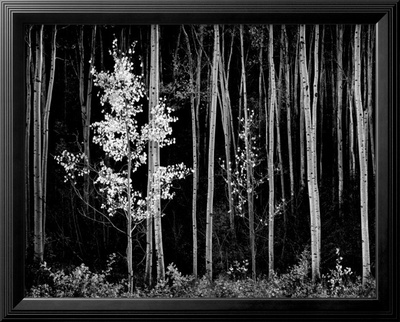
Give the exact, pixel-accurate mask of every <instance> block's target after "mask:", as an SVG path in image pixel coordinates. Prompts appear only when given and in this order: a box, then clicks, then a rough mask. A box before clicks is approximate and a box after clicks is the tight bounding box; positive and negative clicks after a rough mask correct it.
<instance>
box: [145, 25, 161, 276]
mask: <svg viewBox="0 0 400 322" xmlns="http://www.w3.org/2000/svg"><path fill="white" fill-rule="evenodd" d="M159 39H160V31H159V26H158V25H151V34H150V44H151V57H150V102H149V108H150V109H151V108H153V107H154V106H156V105H158V104H159V96H160V94H159V86H160V78H159V77H160V72H159V64H160V60H159V54H160V47H159V41H160V40H159ZM152 121H153V120H149V122H150V123H152ZM152 147H153V152H152V154H153V156H152V158H153V160H152V161H153V176H152V177H153V181H152V189H153V193H152V197H153V211H154V214H153V215H154V237H155V249H156V259H157V280H158V281H159V280H163V279H164V276H165V265H164V250H163V241H162V224H161V204H160V203H161V200H160V199H161V194H160V175H159V168H160V147H159V144H158V142H156V141H154V142H153V146H152Z"/></svg>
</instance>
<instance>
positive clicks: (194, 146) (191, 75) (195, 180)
mask: <svg viewBox="0 0 400 322" xmlns="http://www.w3.org/2000/svg"><path fill="white" fill-rule="evenodd" d="M181 28H182V31H183V33H184V35H185V39H186V47H187V57H188V60H189V82H190V111H191V116H192V160H193V184H192V236H193V275H194V276H195V277H196V278H197V216H196V213H197V188H198V181H199V179H198V174H199V170H198V165H197V163H198V154H197V136H196V134H197V129H196V123H197V122H196V110H195V109H196V106H195V88H194V84H195V83H194V72H193V69H194V62H193V58H192V50H191V48H190V42H189V36H188V34H187V32H186V30H185V27H184V26H182V27H181Z"/></svg>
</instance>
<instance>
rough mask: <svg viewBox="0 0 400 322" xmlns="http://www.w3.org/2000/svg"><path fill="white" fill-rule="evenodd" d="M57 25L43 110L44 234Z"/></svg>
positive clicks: (54, 28)
mask: <svg viewBox="0 0 400 322" xmlns="http://www.w3.org/2000/svg"><path fill="white" fill-rule="evenodd" d="M56 38H57V26H56V25H54V26H53V31H52V39H51V62H50V78H49V83H48V88H47V97H46V104H45V107H44V110H43V123H42V124H43V127H42V145H43V146H42V173H43V175H42V180H43V182H42V184H43V187H42V194H43V195H42V199H43V234H44V236H45V234H46V229H45V227H46V204H47V202H46V200H47V160H48V154H49V117H50V107H51V100H52V96H53V87H54V76H55V71H56V51H57V49H56V48H57V44H56Z"/></svg>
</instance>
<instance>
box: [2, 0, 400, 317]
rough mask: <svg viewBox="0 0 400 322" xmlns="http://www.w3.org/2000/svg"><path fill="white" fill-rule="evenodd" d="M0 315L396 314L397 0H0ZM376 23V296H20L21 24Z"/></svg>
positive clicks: (22, 45) (223, 315)
mask: <svg viewBox="0 0 400 322" xmlns="http://www.w3.org/2000/svg"><path fill="white" fill-rule="evenodd" d="M0 3H1V7H0V10H1V11H0V238H1V239H0V321H31V320H32V321H33V320H35V321H71V320H74V321H114V320H115V321H128V320H129V321H131V320H156V321H161V320H174V321H178V320H185V321H186V320H211V321H215V320H223V319H224V320H237V319H243V320H246V321H250V320H268V321H272V320H280V321H289V320H295V321H297V320H302V319H304V320H307V321H308V320H317V321H328V320H334V321H336V320H362V321H368V320H372V321H398V319H399V313H398V307H397V306H398V302H399V297H398V292H399V279H398V271H399V265H398V255H399V248H398V234H399V233H400V232H399V220H398V217H397V213H398V210H399V209H398V201H397V196H398V193H399V190H398V155H397V152H398V148H397V146H398V144H399V142H398V128H399V112H398V107H399V105H398V103H399V101H398V94H397V93H398V91H399V90H400V88H399V82H398V81H399V65H398V55H399V53H398V47H397V46H398V4H397V0H396V1H394V0H335V1H333V0H332V1H326V0H325V1H324V0H297V1H296V0H248V1H245V0H241V1H239V0H200V1H197V0H147V1H146V0H117V1H112V0H109V1H105V0H80V1H74V0H66V1H58V0H56V1H55V0H53V1H50V0H42V1H39V0H26V1H18V0H14V1H6V0H0ZM150 23H158V24H183V23H188V24H197V23H204V24H213V23H218V24H224V23H229V24H232V23H237V24H240V23H253V24H254V23H263V24H267V23H276V24H298V23H306V24H317V23H318V24H336V23H344V24H346V23H347V24H364V23H372V24H376V25H377V46H376V47H377V52H376V54H377V56H376V57H377V64H376V68H377V73H376V75H377V78H376V93H377V95H376V106H377V109H378V110H377V113H376V114H377V121H376V122H377V123H376V125H377V131H376V134H377V139H376V149H377V151H376V156H377V176H376V178H377V182H376V185H377V190H376V192H377V193H376V204H377V207H376V208H377V210H376V215H377V249H376V251H377V262H376V268H377V294H378V296H377V298H376V299H310V300H308V299H304V300H295V299H276V300H267V299H81V298H77V299H59V298H57V299H32V298H24V245H25V241H24V238H25V234H24V230H25V227H24V210H23V209H24V207H23V204H24V202H23V201H24V199H23V198H24V189H23V182H24V180H23V170H22V169H23V168H24V128H25V127H24V95H23V94H24V66H23V65H24V63H23V62H24V26H25V25H26V24H125V25H128V24H150Z"/></svg>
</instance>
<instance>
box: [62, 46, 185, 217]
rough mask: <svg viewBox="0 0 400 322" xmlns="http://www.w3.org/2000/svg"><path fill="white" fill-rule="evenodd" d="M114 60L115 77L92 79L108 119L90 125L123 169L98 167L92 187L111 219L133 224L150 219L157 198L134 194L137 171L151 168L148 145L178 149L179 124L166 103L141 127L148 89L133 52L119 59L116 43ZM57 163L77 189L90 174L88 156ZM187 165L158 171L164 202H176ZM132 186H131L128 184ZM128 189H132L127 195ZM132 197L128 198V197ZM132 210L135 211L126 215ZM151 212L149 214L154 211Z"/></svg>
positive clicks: (67, 154) (110, 74) (65, 155)
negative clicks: (126, 218) (177, 183)
mask: <svg viewBox="0 0 400 322" xmlns="http://www.w3.org/2000/svg"><path fill="white" fill-rule="evenodd" d="M110 54H111V55H112V57H113V59H114V71H113V72H104V71H103V72H96V70H95V69H93V70H92V71H91V72H92V74H93V76H94V84H95V85H96V86H98V87H100V88H101V89H102V93H101V96H100V102H101V104H102V106H104V109H103V111H102V113H103V115H104V119H103V120H102V121H99V122H95V123H93V124H92V125H91V127H92V129H93V132H94V134H93V143H95V144H98V145H99V146H100V147H101V148H102V150H103V151H104V153H105V154H106V156H108V157H109V158H110V161H111V160H112V161H115V162H111V163H113V164H114V168H115V166H116V164H118V165H119V164H121V163H122V167H121V168H120V170H118V171H117V170H116V169H114V168H112V167H109V166H107V165H106V164H105V163H104V162H101V163H100V166H99V167H98V168H97V169H94V168H90V169H91V171H92V172H93V174H94V176H93V177H95V180H94V185H95V186H97V187H98V191H99V192H100V194H101V195H102V196H103V203H102V205H101V208H103V209H106V211H107V213H108V214H109V215H110V216H114V215H115V214H117V213H120V212H122V213H123V214H125V215H127V214H129V213H131V214H132V217H133V220H134V221H135V222H140V221H142V220H143V219H145V218H147V217H148V216H151V215H152V214H151V213H149V212H148V209H147V204H148V203H149V202H150V201H151V198H153V197H154V196H147V197H143V196H142V194H141V193H140V192H138V191H135V190H134V187H133V185H132V179H129V180H128V178H130V177H131V176H132V174H133V173H135V172H136V171H137V169H138V168H139V167H140V166H141V165H143V164H146V163H147V154H146V152H145V151H146V149H147V144H148V142H149V141H150V140H151V141H154V142H156V143H158V145H159V146H160V147H163V146H167V145H170V144H173V143H175V140H174V138H171V137H170V136H171V134H172V127H171V123H172V122H176V121H177V118H175V117H172V116H171V112H172V110H171V108H169V107H166V105H165V100H160V103H159V104H158V105H157V106H154V107H152V109H151V114H152V122H151V123H147V124H144V125H142V126H141V127H140V126H139V124H138V122H137V115H138V114H139V113H142V112H143V106H142V105H141V104H140V101H141V99H142V98H144V96H145V94H144V93H145V87H144V84H143V82H142V79H141V77H140V76H137V75H135V74H134V67H133V63H132V60H131V56H132V55H133V54H134V46H132V47H131V49H130V50H129V52H128V55H126V54H124V53H121V52H119V51H118V48H117V41H116V40H114V42H113V51H112V52H110ZM55 158H56V160H57V162H58V163H59V164H60V165H61V166H63V167H64V169H65V171H66V173H67V174H66V176H65V179H66V180H71V182H72V183H73V184H76V175H78V176H79V175H83V174H84V173H89V170H88V169H87V168H86V167H85V162H84V161H85V160H84V159H85V155H84V154H83V153H81V154H78V155H74V154H72V153H70V152H68V151H64V152H63V153H62V155H61V156H57V157H55ZM128 160H130V161H131V165H132V168H131V173H130V174H129V175H128V173H127V167H126V164H127V163H128ZM189 172H190V170H188V169H187V168H186V167H185V165H183V164H178V165H174V166H167V167H160V168H159V170H158V171H157V173H154V176H156V177H159V182H160V184H161V190H160V196H159V197H160V198H161V199H172V198H173V196H174V193H173V192H171V187H172V182H173V180H177V179H182V178H184V177H185V176H187V175H188V174H189ZM128 181H129V182H128ZM128 187H129V189H128ZM128 191H130V192H131V193H130V195H128ZM129 204H130V207H131V209H128V207H129ZM150 211H151V209H150Z"/></svg>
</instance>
